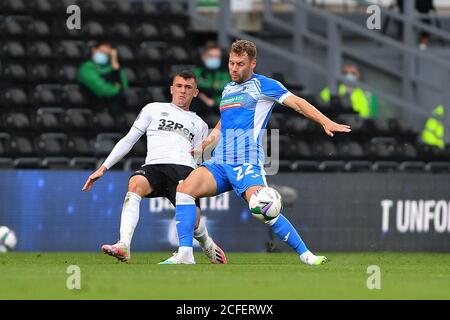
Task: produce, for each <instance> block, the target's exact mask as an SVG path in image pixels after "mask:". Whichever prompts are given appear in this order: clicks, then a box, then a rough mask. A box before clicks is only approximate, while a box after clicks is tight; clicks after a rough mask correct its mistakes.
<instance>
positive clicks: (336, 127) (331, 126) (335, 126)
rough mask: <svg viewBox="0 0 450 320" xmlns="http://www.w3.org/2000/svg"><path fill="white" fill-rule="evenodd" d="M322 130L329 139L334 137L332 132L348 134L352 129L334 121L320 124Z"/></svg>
mask: <svg viewBox="0 0 450 320" xmlns="http://www.w3.org/2000/svg"><path fill="white" fill-rule="evenodd" d="M322 126H323V130H325V132H326V134H327V135H329V136H330V137H332V136H334V134H333V133H334V132H350V131H352V129H351V128H350V126H348V125H346V124H339V123H336V122H334V121H327V122H325V123H324V124H322Z"/></svg>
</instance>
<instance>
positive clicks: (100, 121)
mask: <svg viewBox="0 0 450 320" xmlns="http://www.w3.org/2000/svg"><path fill="white" fill-rule="evenodd" d="M92 124H93V125H94V127H95V130H97V131H99V132H112V131H115V129H116V124H115V121H114V118H113V117H112V116H111V114H109V113H108V112H100V113H97V114H95V115H94V117H93V118H92Z"/></svg>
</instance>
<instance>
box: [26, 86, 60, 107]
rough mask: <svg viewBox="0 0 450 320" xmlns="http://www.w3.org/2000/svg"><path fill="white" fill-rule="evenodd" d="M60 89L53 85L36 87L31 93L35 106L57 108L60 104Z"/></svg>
mask: <svg viewBox="0 0 450 320" xmlns="http://www.w3.org/2000/svg"><path fill="white" fill-rule="evenodd" d="M60 95H61V87H60V86H54V85H38V86H36V89H35V91H34V93H33V103H34V104H35V105H36V106H53V107H55V106H58V105H59V104H60V102H61V99H60Z"/></svg>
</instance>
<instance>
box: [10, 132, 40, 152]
mask: <svg viewBox="0 0 450 320" xmlns="http://www.w3.org/2000/svg"><path fill="white" fill-rule="evenodd" d="M10 141H11V142H10V145H9V147H10V148H9V149H10V151H11V152H10V154H11V156H12V157H31V156H34V155H35V154H36V153H35V149H34V147H33V142H32V140H31V138H29V137H26V136H14V137H13V138H11V140H10Z"/></svg>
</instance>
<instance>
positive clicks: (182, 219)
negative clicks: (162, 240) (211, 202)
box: [175, 192, 197, 247]
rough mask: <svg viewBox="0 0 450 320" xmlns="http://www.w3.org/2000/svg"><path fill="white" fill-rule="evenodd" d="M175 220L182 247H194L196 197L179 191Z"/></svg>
mask: <svg viewBox="0 0 450 320" xmlns="http://www.w3.org/2000/svg"><path fill="white" fill-rule="evenodd" d="M176 201H177V205H176V212H175V220H176V224H177V232H178V240H179V246H180V247H192V242H193V239H194V227H195V221H196V219H197V207H196V206H195V199H194V198H193V197H191V196H190V195H188V194H185V193H181V192H177V196H176Z"/></svg>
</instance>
